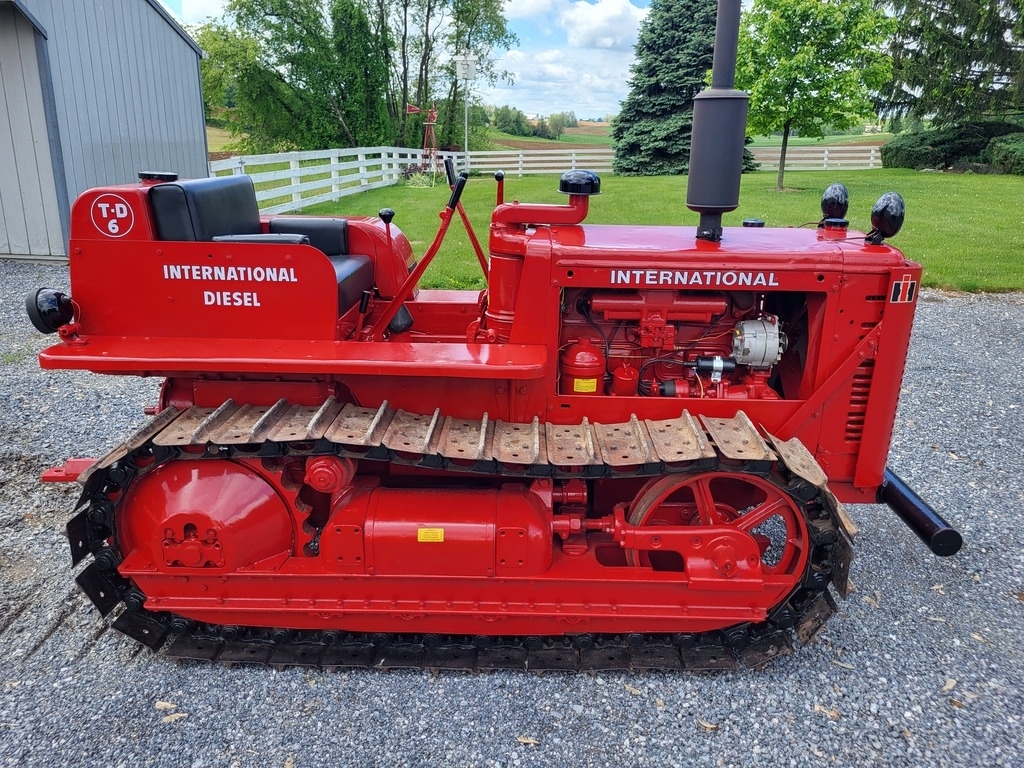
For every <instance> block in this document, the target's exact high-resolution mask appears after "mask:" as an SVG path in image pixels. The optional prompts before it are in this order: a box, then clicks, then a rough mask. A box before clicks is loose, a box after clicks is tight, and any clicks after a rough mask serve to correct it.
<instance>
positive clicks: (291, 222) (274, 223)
mask: <svg viewBox="0 0 1024 768" xmlns="http://www.w3.org/2000/svg"><path fill="white" fill-rule="evenodd" d="M270 231H271V232H272V233H274V234H289V235H291V234H295V235H306V237H308V238H309V244H310V245H312V246H313V247H314V248H318V249H319V250H321V251H323V252H324V253H326V254H327V255H328V256H344V255H346V254H347V253H348V222H347V221H346V220H345V219H335V218H329V217H323V216H275V217H274V218H272V219H271V220H270Z"/></svg>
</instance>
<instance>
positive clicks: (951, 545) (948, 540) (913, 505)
mask: <svg viewBox="0 0 1024 768" xmlns="http://www.w3.org/2000/svg"><path fill="white" fill-rule="evenodd" d="M877 498H878V502H879V503H880V504H887V505H888V506H889V509H891V510H892V511H893V512H895V513H896V514H897V516H899V518H900V520H902V521H903V522H904V523H906V524H907V527H908V528H910V530H912V531H913V532H914V533H916V534H917V537H918V538H919V539H921V541H923V542H924V543H925V544H927V545H928V549H930V550H931V551H932V552H933V553H935V554H936V555H939V556H940V557H949V556H950V555H955V554H956V553H957V552H959V551H960V547H961V546H962V545H963V543H964V540H963V537H962V536H961V535H960V533H959V532H958V531H957V530H956V529H954V528H953V527H952V526H950V524H949V523H947V522H946V521H945V520H943V519H942V518H941V517H940V516H939V513H938V512H936V511H935V510H934V509H932V508H931V507H930V506H929V505H928V503H927V502H926V501H925V500H924V499H922V498H921V497H920V496H918V495H917V494H916V493H914V491H912V490H911V489H910V486H908V485H907V484H906V483H905V482H903V480H901V479H900V478H899V476H898V475H897V474H896V473H895V472H893V471H892V470H891V469H889V468H888V467H886V468H885V475H884V476H883V477H882V485H881V486H879V488H878V497H877Z"/></svg>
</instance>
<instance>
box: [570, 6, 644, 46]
mask: <svg viewBox="0 0 1024 768" xmlns="http://www.w3.org/2000/svg"><path fill="white" fill-rule="evenodd" d="M647 12H648V11H647V9H646V8H637V7H636V6H635V5H633V4H632V3H630V2H629V0H597V2H596V3H589V2H585V1H584V0H579V1H578V2H574V3H572V4H571V5H570V6H569V7H568V8H566V9H565V10H563V11H562V12H561V13H560V14H559V16H558V25H559V26H560V27H561V28H562V29H564V30H565V34H566V37H567V38H568V42H569V47H570V48H597V49H600V50H612V51H630V52H632V50H633V46H634V45H635V44H636V37H637V33H638V31H639V29H640V22H641V21H642V20H643V19H644V17H645V16H647Z"/></svg>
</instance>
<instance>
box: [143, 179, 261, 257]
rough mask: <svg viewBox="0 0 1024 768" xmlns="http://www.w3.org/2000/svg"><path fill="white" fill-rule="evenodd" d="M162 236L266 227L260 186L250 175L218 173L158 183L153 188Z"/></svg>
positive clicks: (197, 236)
mask: <svg viewBox="0 0 1024 768" xmlns="http://www.w3.org/2000/svg"><path fill="white" fill-rule="evenodd" d="M149 203H150V208H151V209H152V211H153V223H154V227H155V229H156V236H157V238H159V239H160V240H204V241H209V240H213V238H215V237H218V236H222V235H256V234H260V233H261V232H262V231H263V227H262V225H261V224H260V209H259V206H258V205H257V204H256V189H255V187H253V184H252V179H251V178H249V177H248V176H215V177H212V178H209V179H187V180H183V181H174V182H170V183H167V184H156V185H154V186H152V187H150V189H149Z"/></svg>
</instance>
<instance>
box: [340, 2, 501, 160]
mask: <svg viewBox="0 0 1024 768" xmlns="http://www.w3.org/2000/svg"><path fill="white" fill-rule="evenodd" d="M359 2H361V3H363V5H364V6H365V7H366V9H367V13H368V15H369V18H370V20H371V25H372V29H373V32H374V34H375V38H376V41H377V45H378V47H379V49H380V52H381V56H382V57H383V59H384V60H385V61H389V62H391V63H392V67H391V71H390V76H389V79H388V85H387V96H386V101H387V107H388V114H389V115H390V117H391V121H392V123H393V125H395V126H396V135H397V140H398V141H399V142H401V143H402V144H404V145H406V146H409V145H414V144H418V143H419V139H420V131H421V129H422V123H423V118H422V113H420V116H417V115H412V116H408V115H407V114H406V108H405V107H406V104H409V103H412V104H415V105H416V106H419V107H421V108H423V109H426V108H427V107H428V106H429V105H430V104H432V103H434V102H435V101H436V102H437V103H438V110H439V111H440V113H441V119H440V121H439V122H440V125H439V126H438V129H437V136H438V140H439V142H440V143H441V144H442V145H444V144H461V143H462V123H463V120H462V116H463V110H464V105H465V102H466V94H465V93H464V91H465V88H463V87H461V86H463V85H464V84H463V83H462V82H461V81H459V80H458V79H457V77H456V71H455V64H454V63H453V62H451V61H450V60H447V61H444V62H443V63H440V64H439V63H438V61H437V60H438V58H440V57H439V55H438V54H439V52H442V53H444V52H447V53H448V54H451V53H459V54H463V53H471V54H474V55H476V56H477V59H478V61H477V77H478V78H483V79H484V80H485V81H486V82H488V83H491V84H494V83H495V82H497V81H498V79H504V80H507V81H509V82H511V76H510V75H509V74H508V73H507V72H505V71H499V70H498V69H496V67H495V52H496V51H504V50H507V49H509V48H511V47H513V46H515V45H516V44H517V43H518V39H517V38H516V36H515V35H514V34H513V33H512V32H510V31H509V29H508V25H507V22H506V20H505V17H504V15H503V14H502V0H359ZM470 107H471V111H472V104H471V105H470Z"/></svg>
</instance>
